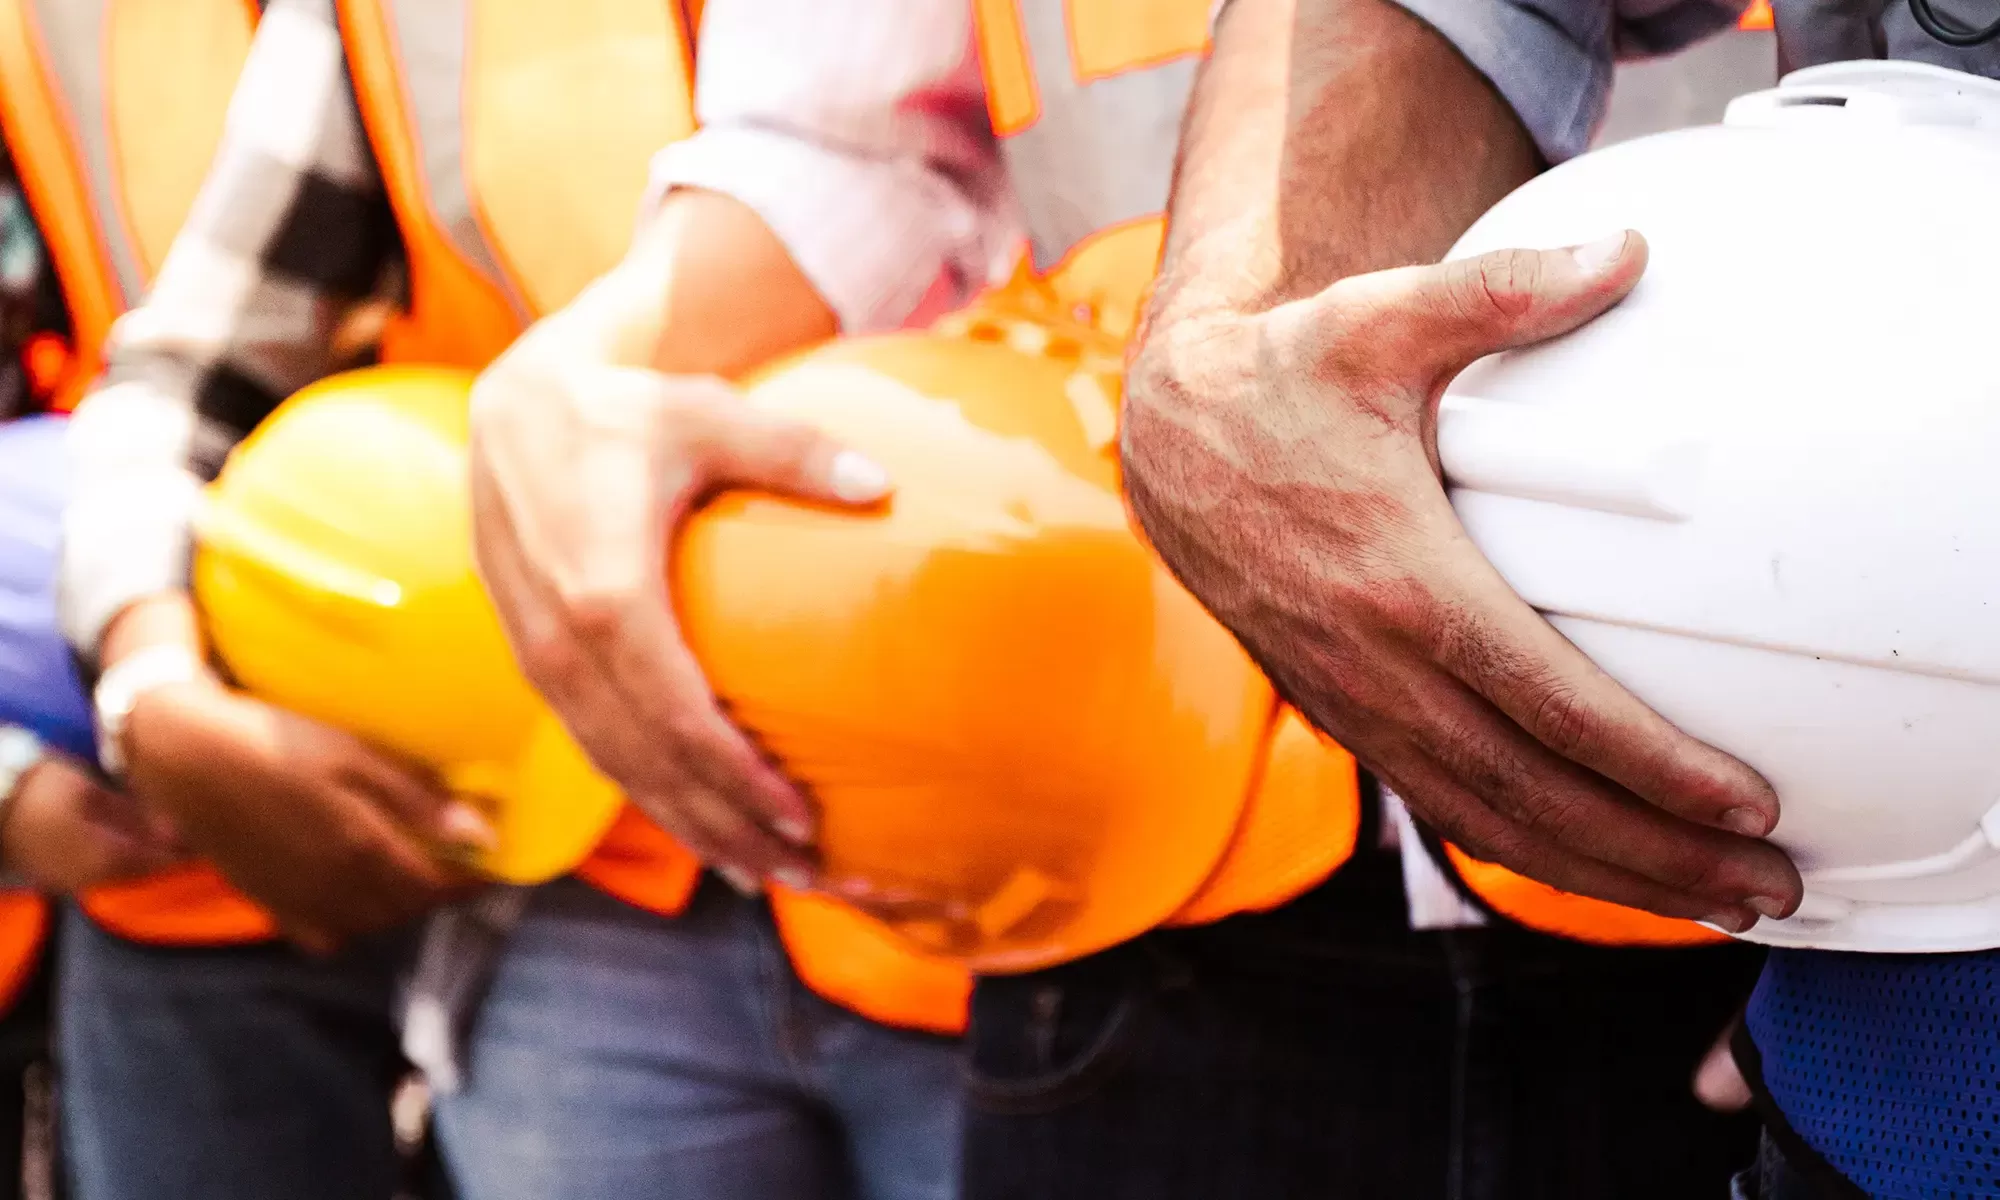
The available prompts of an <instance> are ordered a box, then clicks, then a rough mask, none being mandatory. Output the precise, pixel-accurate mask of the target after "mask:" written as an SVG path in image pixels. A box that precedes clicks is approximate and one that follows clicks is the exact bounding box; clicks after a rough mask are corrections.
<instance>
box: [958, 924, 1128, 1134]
mask: <svg viewBox="0 0 2000 1200" xmlns="http://www.w3.org/2000/svg"><path fill="white" fill-rule="evenodd" d="M1155 988H1156V981H1155V980H1154V979H1153V978H1152V977H1151V973H1150V972H1148V971H1146V970H1145V964H1144V963H1143V961H1140V960H1139V959H1137V958H1135V957H1133V956H1131V955H1128V954H1125V953H1122V952H1120V951H1113V952H1111V953H1110V954H1109V955H1101V956H1098V957H1097V958H1094V959H1086V960H1084V961H1083V962H1081V963H1075V964H1070V965H1068V966H1063V967H1058V968H1055V969H1054V970H1050V971H1042V972H1037V973H1035V974H1032V975H1021V976H1011V977H997V978H986V979H981V980H980V981H979V984H978V987H977V989H976V990H975V991H974V993H973V999H972V1027H971V1031H970V1053H969V1054H968V1056H967V1066H966V1072H967V1077H966V1091H967V1099H968V1102H969V1103H970V1104H971V1105H972V1107H974V1108H975V1109H977V1110H979V1111H982V1112H987V1113H992V1114H996V1115H1001V1116H1012V1115H1021V1114H1028V1113H1036V1112H1046V1111H1049V1110H1052V1109H1056V1108H1061V1107H1063V1106H1064V1105H1067V1104H1070V1103H1073V1102H1075V1101H1076V1100H1078V1099H1080V1098H1082V1097H1084V1096H1087V1095H1089V1094H1090V1093H1092V1092H1094V1091H1095V1090H1097V1089H1098V1088H1100V1087H1102V1086H1103V1085H1104V1083H1105V1081H1106V1080H1108V1079H1110V1078H1112V1077H1114V1076H1115V1075H1116V1074H1117V1073H1118V1072H1119V1070H1120V1069H1121V1068H1122V1067H1123V1066H1124V1065H1125V1064H1126V1063H1127V1062H1129V1061H1130V1060H1131V1057H1132V1054H1133V1052H1134V1050H1135V1049H1136V1047H1137V1046H1138V1043H1139V1041H1140V1039H1141V1037H1142V1036H1143V1033H1144V1028H1145V1026H1146V1025H1147V1023H1148V1018H1149V1015H1150V1013H1151V1011H1152V1007H1153V1003H1154V991H1155Z"/></svg>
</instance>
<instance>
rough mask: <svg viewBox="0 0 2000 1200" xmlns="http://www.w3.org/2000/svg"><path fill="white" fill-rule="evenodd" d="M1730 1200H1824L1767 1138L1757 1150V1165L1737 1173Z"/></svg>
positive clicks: (1731, 1186)
mask: <svg viewBox="0 0 2000 1200" xmlns="http://www.w3.org/2000/svg"><path fill="white" fill-rule="evenodd" d="M1729 1200H1823V1198H1822V1197H1821V1196H1820V1195H1819V1194H1818V1193H1816V1192H1815V1191H1814V1190H1813V1186H1812V1185H1811V1184H1810V1183H1808V1182H1806V1181H1805V1180H1804V1179H1803V1178H1801V1177H1800V1175H1799V1173H1798V1172H1797V1171H1794V1170H1793V1169H1792V1165H1791V1164H1790V1163H1788V1162H1786V1161H1785V1155H1784V1152H1783V1151H1781V1150H1779V1149H1778V1146H1777V1144H1776V1143H1775V1142H1773V1141H1772V1140H1771V1139H1770V1138H1765V1139H1764V1140H1763V1142H1762V1143H1761V1144H1760V1145H1759V1146H1758V1147H1757V1161H1756V1162H1754V1163H1752V1164H1750V1165H1749V1166H1747V1167H1745V1168H1744V1169H1743V1170H1742V1171H1740V1172H1738V1173H1737V1176H1736V1178H1735V1180H1734V1181H1733V1182H1732V1183H1731V1185H1730V1189H1729Z"/></svg>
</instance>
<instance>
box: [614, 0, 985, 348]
mask: <svg viewBox="0 0 2000 1200" xmlns="http://www.w3.org/2000/svg"><path fill="white" fill-rule="evenodd" d="M696 58H697V61H698V62H699V63H700V68H699V70H698V71H697V73H696V74H697V80H696V85H695V113H696V117H697V119H698V120H699V122H700V129H699V131H698V132H696V133H695V134H694V136H692V137H690V138H688V139H686V140H684V141H682V142H679V143H677V144H675V145H673V146H670V147H668V148H667V149H666V150H664V151H662V152H661V153H660V155H659V156H658V157H657V158H656V159H655V160H654V164H653V194H654V195H655V196H659V195H663V194H664V193H665V192H666V191H667V190H668V189H670V188H674V187H700V188H704V189H706V190H709V191H715V192H721V193H724V194H727V195H729V196H731V197H734V198H735V199H737V200H740V201H742V202H743V203H744V204H745V205H747V206H749V207H750V208H751V209H753V210H754V211H755V212H756V213H757V214H758V215H759V216H760V217H762V218H763V219H764V222H765V224H767V225H769V226H770V227H771V229H772V231H773V232H775V233H776V234H777V235H778V238H779V240H780V241H782V242H783V243H784V244H785V247H786V249H787V250H788V251H789V252H790V253H791V255H792V258H793V261H795V262H797V263H798V265H799V267H800V269H801V270H803V271H804V272H805V275H806V277H807V278H808V279H809V280H811V281H812V283H813V285H814V287H815V288H817V289H818V291H819V293H820V295H821V296H822V297H823V298H824V299H825V300H826V301H827V303H828V304H829V306H831V307H832V309H833V311H834V313H835V315H836V316H837V317H838V318H839V319H840V325H841V329H842V331H843V332H846V333H873V332H880V331H883V330H890V329H897V328H901V327H903V326H906V325H913V324H921V323H924V322H926V321H928V319H929V318H931V317H934V316H937V315H939V314H941V313H943V312H945V311H949V310H950V309H951V308H954V307H956V306H957V305H958V304H960V303H962V302H963V301H964V300H965V299H966V298H968V297H969V296H970V295H971V294H972V293H973V292H975V291H977V290H978V289H979V288H981V287H983V286H985V285H986V284H987V283H989V282H991V281H992V280H993V279H995V278H996V277H997V275H998V273H999V272H1000V271H1002V270H1004V269H1005V267H1006V266H1007V264H1008V263H1009V262H1010V261H1011V260H1012V257H1013V255H1014V253H1015V250H1016V248H1017V247H1018V245H1019V243H1020V239H1021V234H1020V223H1019V221H1018V219H1017V218H1016V216H1015V209H1014V203H1013V199H1012V196H1011V193H1010V192H1009V190H1008V187H1007V179H1006V173H1005V171H1004V170H1003V168H1002V166H1001V163H1000V156H999V148H998V146H997V145H996V143H995V141H994V138H993V131H992V127H991V125H990V123H989V122H988V120H987V116H986V92H985V86H984V84H983V83H982V81H981V79H980V73H979V56H978V49H977V46H976V43H975V39H974V35H973V26H972V6H971V4H970V3H969V2H968V0H838V2H831V0H710V2H709V3H708V5H707V6H706V8H705V10H704V12H703V14H702V25H701V36H700V45H699V47H698V49H697V53H696Z"/></svg>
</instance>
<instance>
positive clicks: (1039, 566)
mask: <svg viewBox="0 0 2000 1200" xmlns="http://www.w3.org/2000/svg"><path fill="white" fill-rule="evenodd" d="M946 329H947V331H946V332H945V333H944V334H942V335H940V334H936V333H933V334H926V335H915V334H903V335H894V336H887V337H877V338H862V339H852V340H846V341H841V342H836V343H833V344H831V345H828V346H825V347H823V348H821V349H819V350H816V351H813V352H811V353H808V354H806V355H804V356H803V357H800V358H796V359H793V360H791V361H789V362H786V363H783V364H780V365H778V366H776V367H774V368H772V369H771V370H769V371H767V372H764V373H763V374H762V375H760V376H759V377H757V378H755V379H753V380H751V381H750V383H749V384H748V389H747V390H748V402H749V403H751V404H755V405H758V406H761V407H764V408H768V409H771V410H774V411H779V412H783V413H786V414H789V415H792V416H796V417H799V418H801V419H804V420H806V421H809V422H811V423H812V424H815V425H817V426H819V427H821V428H823V429H825V430H827V431H828V432H830V433H832V434H833V435H834V436H835V437H837V438H838V439H840V440H841V441H842V442H843V443H844V444H846V445H848V446H851V447H853V448H855V449H858V450H860V451H862V452H864V453H866V454H868V455H869V456H871V457H872V458H874V459H875V460H876V461H877V462H879V463H881V464H882V465H883V466H884V467H885V468H887V470H888V472H889V474H890V476H891V477H892V478H893V480H894V481H895V488H896V490H895V492H894V494H893V496H892V497H891V498H890V499H889V500H888V501H887V502H886V503H885V504H884V505H883V506H882V507H881V508H880V509H879V510H878V511H875V512H872V513H866V514H859V515H857V514H855V513H852V512H839V511H832V510H828V509H823V508H818V507H814V506H809V505H803V504H799V503H795V502H790V501H786V500H780V499H776V498H772V497H769V496H763V495H751V494H740V493H739V494H732V495H727V496H724V497H722V498H721V499H719V500H718V501H716V502H715V503H713V504H711V505H710V506H709V507H707V508H706V509H705V510H703V511H702V512H701V513H699V514H698V515H697V516H696V517H695V518H694V519H693V520H692V521H691V522H690V523H689V525H688V527H687V528H686V529H685V531H684V532H683V534H682V537H681V539H680V542H679V544H678V546H677V547H676V551H675V553H674V555H673V561H672V581H671V582H672V588H671V590H672V592H673V594H674V595H675V597H676V598H677V603H678V604H679V608H680V617H681V621H682V624H683V627H684V629H685V632H686V635H687V637H688V640H689V643H690V645H691V646H692V648H693V649H694V651H695V653H696V655H697V656H698V657H699V658H700V660H701V662H702V665H703V667H704V668H705V669H706V671H707V673H708V677H709V680H710V682H711V684H712V686H713V687H714V689H715V691H716V694H717V695H718V696H719V697H721V699H722V700H723V701H724V702H725V703H726V705H727V706H728V710H729V712H730V713H731V714H732V716H733V717H734V719H735V720H736V721H737V722H738V723H739V724H741V725H742V726H743V727H744V728H745V729H747V730H748V731H750V732H751V733H752V734H753V735H754V736H755V737H756V738H757V739H758V740H759V741H760V742H761V743H762V745H763V746H764V747H765V749H766V750H767V751H768V752H769V753H771V754H772V755H773V756H774V757H775V758H776V759H777V761H778V762H779V763H780V764H782V765H783V767H784V768H785V769H786V771H787V772H788V773H790V774H791V775H792V776H793V777H794V778H796V779H798V780H799V781H800V782H801V783H802V784H804V785H805V786H806V787H807V788H809V789H810V791H811V792H812V794H813V795H814V796H815V797H816V798H817V799H818V801H819V804H820V808H821V831H820V841H819V849H820V853H821V855H822V856H823V865H824V868H825V872H826V878H827V886H828V888H829V889H830V890H831V891H833V892H834V893H835V894H837V895H840V896H843V897H845V898H847V899H848V900H850V901H851V902H853V903H855V904H857V905H858V906H860V907H862V908H863V909H865V910H866V911H868V912H870V913H872V914H874V915H876V916H878V917H880V918H882V919H884V920H886V921H887V922H888V923H889V924H890V925H891V926H893V927H894V928H896V929H897V930H899V931H900V932H901V933H903V934H904V935H905V936H906V937H907V938H909V939H910V940H911V941H912V942H914V943H915V944H916V945H918V946H919V947H921V948H923V949H925V950H927V951H931V952H934V953H938V954H944V955H949V956H952V957H955V958H958V959H961V960H964V961H967V962H969V963H970V964H971V965H973V966H974V967H975V968H976V969H979V970H984V971H996V970H1021V969H1027V968H1030V967H1033V966H1037V965H1041V964H1043V963H1047V962H1052V961H1058V960H1061V959H1066V958H1070V957H1074V956H1077V955H1080V954H1084V953H1088V952H1090V951H1092V950H1096V949H1099V948H1101V947H1103V946H1107V945H1110V944H1113V943H1115V942H1118V941H1121V940H1123V939H1124V938H1127V937H1130V936H1132V935H1134V934H1137V933H1139V932H1142V931H1143V930H1145V929H1148V928H1151V927H1152V926H1154V925H1156V924H1158V923H1160V922H1161V921H1163V920H1165V919H1166V918H1167V917H1168V916H1170V915H1171V914H1172V913H1174V912H1175V911H1176V910H1177V909H1178V908H1179V907H1180V906H1181V905H1182V904H1183V903H1184V902H1185V901H1186V900H1187V899H1188V898H1189V896H1190V895H1191V894H1193V893H1194V892H1195V891H1196V890H1197V889H1198V888H1199V887H1200V885H1201V883H1202V881H1203V880H1204V879H1206V878H1207V877H1208V876H1209V874H1210V873H1211V872H1212V871H1213V870H1214V868H1215V866H1216V864H1217V862H1218V861H1219V860H1220V858H1221V856H1222V853H1223V851H1224V849H1225V848H1226V847H1227V845H1228V843H1229V841H1230V838H1231V836H1232V834H1233V833H1234V831H1235V829H1236V826H1237V822H1238V819H1239V817H1240V816H1241V813H1242V811H1243V808H1244V805H1245V802H1246V797H1247V795H1248V793H1249V791H1250V789H1251V787H1252V786H1253V784H1254V779H1255V774H1256V770H1257V766H1258V762H1259V756H1260V754H1261V753H1262V751H1263V748H1264V743H1265V739H1266V737H1267V735H1268V733H1269V732H1270V730H1271V729H1272V727H1273V722H1274V712H1275V707H1276V702H1275V699H1274V697H1273V695H1272V692H1271V689H1270V686H1269V685H1268V684H1267V683H1266V682H1265V680H1264V678H1263V676H1262V675H1261V674H1260V673H1259V672H1258V671H1257V669H1256V668H1255V666H1254V665H1253V664H1252V663H1251V661H1250V659H1249V657H1248V656H1247V655H1246V654H1245V653H1244V652H1243V650H1242V649H1241V648H1240V647H1239V646H1238V645H1237V643H1236V641H1235V640H1234V639H1233V638H1232V637H1231V636H1230V634H1229V633H1228V632H1227V631H1226V630H1225V629H1223V627H1222V626H1221V625H1219V624H1218V623H1216V622H1215V620H1214V619H1213V618H1211V617H1210V616H1209V615H1208V613H1207V612H1206V611H1205V610H1203V609H1202V607H1201V605H1200V604H1199V603H1198V602H1197V601H1196V600H1195V599H1194V598H1193V597H1192V596H1191V595H1189V594H1188V593H1187V592H1186V591H1184V590H1183V589H1182V588H1181V587H1180V585H1179V584H1178V583H1176V582H1175V580H1174V579H1173V577H1172V576H1171V575H1170V574H1168V572H1167V571H1166V569H1165V568H1164V567H1162V566H1161V565H1160V564H1159V563H1158V561H1157V560H1156V559H1155V558H1154V557H1153V555H1152V554H1151V553H1150V551H1149V550H1148V549H1147V548H1146V546H1145V545H1144V544H1143V543H1142V542H1141V540H1140V539H1139V538H1138V537H1137V536H1136V535H1135V533H1134V532H1133V530H1132V527H1131V525H1130V523H1129V521H1128V518H1127V515H1126V512H1125V510H1124V507H1123V505H1122V503H1121V500H1120V496H1119V491H1118V478H1117V466H1116V453H1115V447H1114V445H1113V441H1114V435H1115V427H1116V411H1117V409H1116V405H1117V387H1118V374H1119V364H1118V359H1117V357H1116V350H1117V346H1116V344H1115V343H1112V342H1109V341H1107V340H1104V339H1102V338H1101V336H1100V335H1097V334H1095V333H1093V332H1092V331H1090V330H1088V329H1086V328H1084V327H1082V326H1076V325H1069V324H1065V323H1063V322H1062V321H1061V320H1060V318H1058V317H1055V316H1054V315H1053V314H1048V313H1034V314H1029V313H1022V312H1018V311H1008V310H1007V309H1006V307H1005V306H1004V304H1003V303H999V302H996V303H994V304H989V306H987V307H985V308H982V309H980V310H977V311H974V312H972V313H969V314H966V315H963V316H961V317H959V318H957V319H955V320H954V321H952V322H950V323H949V324H948V326H947V327H946Z"/></svg>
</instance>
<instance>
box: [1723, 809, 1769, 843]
mask: <svg viewBox="0 0 2000 1200" xmlns="http://www.w3.org/2000/svg"><path fill="white" fill-rule="evenodd" d="M1722 827H1723V828H1724V829H1729V830H1733V831H1735V832H1737V833H1740V834H1742V835H1743V836H1744V837H1763V836H1764V835H1765V834H1767V833H1769V832H1771V819H1770V818H1769V817H1767V816H1765V815H1764V814H1763V813H1761V812H1758V811H1757V810H1756V809H1754V808H1747V807H1746V808H1732V809H1730V810H1729V811H1728V812H1726V813H1723V814H1722Z"/></svg>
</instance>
